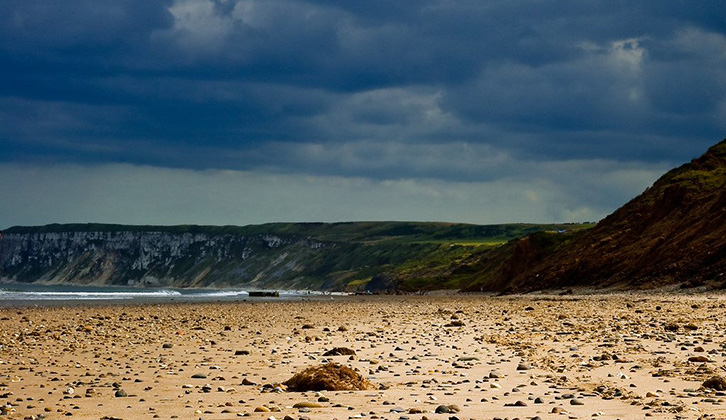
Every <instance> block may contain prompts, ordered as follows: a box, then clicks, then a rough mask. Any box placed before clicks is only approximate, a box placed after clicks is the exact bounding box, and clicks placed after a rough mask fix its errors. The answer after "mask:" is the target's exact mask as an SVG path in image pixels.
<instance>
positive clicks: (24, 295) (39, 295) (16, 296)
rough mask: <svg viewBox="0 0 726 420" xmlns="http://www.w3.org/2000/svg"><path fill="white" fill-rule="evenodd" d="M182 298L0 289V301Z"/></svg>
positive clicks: (165, 293) (166, 293)
mask: <svg viewBox="0 0 726 420" xmlns="http://www.w3.org/2000/svg"><path fill="white" fill-rule="evenodd" d="M177 296H178V297H181V296H182V294H181V293H180V292H177V291H176V290H153V291H152V290H150V291H128V292H126V291H124V292H119V291H113V292H96V291H94V292H88V291H72V292H62V291H14V290H3V289H0V300H128V299H136V298H155V297H158V298H166V297H177Z"/></svg>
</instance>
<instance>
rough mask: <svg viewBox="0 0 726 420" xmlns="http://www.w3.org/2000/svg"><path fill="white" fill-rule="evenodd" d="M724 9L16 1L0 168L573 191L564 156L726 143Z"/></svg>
mask: <svg viewBox="0 0 726 420" xmlns="http://www.w3.org/2000/svg"><path fill="white" fill-rule="evenodd" d="M724 18H726V11H725V10H724V8H723V5H722V4H721V3H720V2H718V1H702V2H698V4H695V3H692V2H685V1H675V2H662V1H645V2H637V3H633V2H621V1H617V2H604V1H588V2H583V1H579V0H572V1H562V2H543V1H524V0H515V1H511V0H510V1H487V2H482V1H477V0H465V1H456V2H452V1H448V0H423V1H413V0H401V1H397V2H395V3H391V2H383V1H378V0H375V1H370V2H368V1H366V2H360V1H355V0H350V1H328V0H315V1H314V0H309V1H301V0H264V1H263V0H169V1H156V2H149V1H142V0H124V1H103V0H94V1H90V0H68V1H63V2H52V3H48V2H41V1H36V0H23V1H18V0H10V1H5V2H0V61H2V62H3V64H4V65H3V66H0V162H25V163H27V164H37V163H40V162H42V163H44V164H52V163H57V162H76V163H79V164H116V163H131V164H135V165H149V166H152V167H168V168H180V169H179V170H182V171H183V170H184V169H196V170H205V169H210V170H218V169H231V170H236V171H251V172H254V173H259V172H264V173H266V174H269V175H270V176H272V175H271V174H279V176H282V177H287V176H290V177H292V176H298V177H304V176H307V175H310V176H314V177H319V178H320V179H333V178H336V177H338V178H343V179H346V180H350V179H363V180H365V182H368V184H365V185H368V186H369V187H370V188H371V191H373V188H374V186H375V188H385V187H386V185H388V184H384V183H385V182H392V183H394V184H391V185H399V184H395V183H396V182H403V181H404V180H407V182H408V184H400V185H415V186H420V183H421V182H424V181H425V182H424V183H425V184H426V185H427V187H426V188H423V189H422V191H423V190H427V188H429V187H431V186H432V185H434V184H436V182H439V183H442V184H441V185H444V184H447V185H454V184H456V183H461V185H466V186H467V187H461V188H462V190H466V191H469V190H468V189H467V188H469V187H468V186H470V185H473V183H485V184H487V185H489V186H491V185H498V184H497V182H502V183H507V182H515V181H516V182H526V180H532V182H534V180H537V179H540V178H542V179H545V181H542V188H544V189H545V190H547V191H560V189H559V187H557V186H556V185H555V183H557V182H563V183H565V184H567V182H568V181H569V180H570V179H571V177H568V176H564V175H563V176H554V175H552V174H553V173H554V172H552V171H554V170H553V169H552V168H551V167H550V165H563V167H564V168H569V169H570V170H572V171H573V173H575V172H577V173H580V172H582V171H583V169H582V168H579V167H578V168H575V167H571V166H570V165H569V164H566V162H596V161H601V160H603V161H606V162H614V161H619V162H621V163H622V165H626V166H627V167H628V168H629V169H627V171H625V172H619V173H620V174H631V175H632V176H633V177H635V178H637V179H641V178H640V177H641V175H639V174H640V172H638V170H639V169H638V168H644V169H643V170H644V171H646V172H647V173H648V174H651V173H652V172H650V171H652V170H653V169H652V168H653V166H652V165H657V166H658V167H661V165H662V166H663V167H665V166H671V165H675V164H677V163H680V162H683V161H686V160H688V159H690V158H692V157H695V156H696V155H697V154H699V153H701V152H702V151H703V150H705V148H706V147H707V146H708V145H709V144H711V143H713V142H715V141H717V140H719V139H721V138H722V137H723V132H724V130H726V70H724V69H726V56H725V55H724V51H725V50H726V30H724V27H723V21H724ZM578 171H579V172H578ZM122 172H123V171H122ZM184 173H187V172H184ZM189 173H195V174H197V173H196V172H189ZM538 173H539V174H541V175H542V176H541V177H539V176H538ZM69 176H70V175H69ZM623 176H625V175H623ZM180 179H181V178H180ZM336 179H337V178H336ZM361 182H363V181H361ZM274 185H275V186H276V187H277V186H278V185H277V184H274ZM325 185H328V187H329V188H332V189H335V188H333V187H332V186H330V185H331V184H325ZM457 185H458V184H457ZM502 185H504V184H502ZM568 185H569V184H568ZM613 185H615V187H612V188H610V187H608V186H607V185H606V184H598V183H595V184H592V186H591V188H590V187H588V188H578V187H577V186H576V185H575V186H571V187H572V189H573V190H574V191H578V193H579V194H581V196H582V197H583V198H582V200H583V202H585V201H586V202H587V203H590V204H588V205H587V206H585V207H588V206H589V207H588V208H592V209H595V210H592V211H591V214H600V213H598V212H600V210H598V209H602V208H605V207H607V206H608V205H609V206H610V207H613V206H615V205H617V204H620V203H619V202H617V200H621V199H622V198H623V197H624V196H625V193H624V191H626V190H627V191H631V190H630V189H629V188H630V187H628V186H627V185H628V184H627V182H625V181H624V180H623V179H620V178H618V180H617V181H614V183H613ZM280 188H282V187H280ZM442 188H443V187H442ZM492 188H493V187H492ZM522 188H523V187H522ZM596 188H600V189H601V194H600V198H598V197H594V196H592V194H594V193H592V191H594V190H595V189H596ZM283 189H284V188H283ZM616 189H617V191H616ZM429 190H430V188H429ZM286 191H287V190H286ZM336 191H337V190H336ZM487 191H490V192H492V191H495V190H494V189H491V190H487ZM618 191H620V192H618ZM290 193H291V194H292V193H293V192H290ZM371 194H372V192H371ZM552 194H553V195H552V196H553V197H555V196H557V197H558V199H560V200H561V201H562V202H567V200H566V199H565V198H563V196H562V195H561V194H564V193H562V192H561V191H560V192H552ZM558 194H559V195H558ZM505 195H506V194H505V193H504V192H501V191H499V192H498V193H497V194H496V197H489V199H490V200H494V201H498V200H500V198H501V197H502V196H505ZM531 197H534V195H531ZM568 197H569V196H568ZM573 197H574V196H573ZM573 200H574V198H573ZM394 201H395V200H394ZM505 201H506V200H505ZM545 201H546V200H545ZM551 201H553V202H554V201H555V199H554V198H553V199H552V200H551ZM507 202H509V203H510V204H512V203H519V202H518V201H516V200H514V199H512V200H509V201H507ZM468 203H469V204H471V205H474V204H473V202H468ZM572 203H573V204H568V208H570V209H571V211H572V214H578V213H577V212H578V210H577V208H578V206H576V205H575V204H574V201H573V202H572ZM608 203H609V204H608ZM512 205H513V204H512ZM585 207H583V208H585ZM329 211H333V210H329ZM542 211H545V210H544V207H543V208H542ZM547 211H548V212H550V213H548V214H550V215H551V217H552V218H555V213H552V212H553V211H554V210H547Z"/></svg>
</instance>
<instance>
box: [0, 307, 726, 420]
mask: <svg viewBox="0 0 726 420" xmlns="http://www.w3.org/2000/svg"><path fill="white" fill-rule="evenodd" d="M724 315H726V297H724V296H723V295H694V296H683V295H595V296H566V297H554V296H550V297H548V296H528V297H521V296H517V297H503V298H502V297H500V298H493V297H481V296H461V297H458V296H457V297H452V296H441V297H388V296H365V297H350V298H335V299H332V300H322V299H321V300H313V301H280V302H239V303H198V304H192V303H188V304H187V303H185V304H179V303H176V304H174V303H171V304H164V305H133V306H131V305H105V306H73V307H59V306H54V307H33V308H4V309H0V345H1V346H0V397H1V398H2V399H1V400H0V402H1V403H2V405H3V408H2V415H3V416H5V417H6V418H11V419H40V418H46V419H56V418H57V419H59V418H65V417H73V418H79V419H145V418H149V419H151V418H161V419H173V418H179V419H226V418H237V417H249V418H252V419H272V418H274V419H278V420H280V419H306V418H307V419H334V418H335V419H341V420H342V419H350V418H362V419H394V420H397V419H417V420H418V419H432V420H433V419H496V418H499V419H505V418H508V419H510V420H511V419H515V418H519V419H532V418H539V419H576V418H581V419H585V418H603V419H637V418H646V417H648V418H655V419H677V418H679V419H699V418H704V419H716V418H726V406H724V400H725V399H726V392H724V391H723V390H721V391H719V390H716V389H712V388H708V387H703V386H702V385H703V383H704V381H706V380H708V379H709V378H712V377H715V376H724V375H726V369H725V357H726V338H725V337H724V335H725V334H726V316H724ZM333 348H346V349H350V350H353V351H354V352H355V354H354V355H340V356H324V353H325V352H326V351H328V350H331V349H333ZM328 362H337V363H340V364H342V365H345V366H349V367H351V368H353V369H355V370H356V371H357V372H359V373H360V374H361V375H362V376H363V377H364V378H365V379H367V380H368V381H370V382H371V383H372V384H373V386H374V388H373V389H368V390H362V391H319V392H316V391H307V392H289V391H287V390H286V389H285V388H286V387H285V386H284V385H282V383H283V382H285V381H287V380H288V379H290V378H291V377H292V376H293V374H295V373H297V372H300V371H302V370H303V369H305V368H307V367H311V366H318V365H321V364H324V363H328Z"/></svg>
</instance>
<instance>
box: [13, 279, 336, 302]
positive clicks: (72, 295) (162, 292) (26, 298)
mask: <svg viewBox="0 0 726 420" xmlns="http://www.w3.org/2000/svg"><path fill="white" fill-rule="evenodd" d="M255 291H270V292H272V291H276V292H278V293H279V297H257V296H255V297H250V294H249V291H248V290H241V289H176V288H164V289H151V288H135V287H115V286H70V285H43V284H25V283H0V307H8V306H11V307H15V306H63V305H84V304H114V303H119V304H128V303H132V304H133V303H167V302H168V303H171V302H237V301H238V302H248V301H279V300H303V299H319V298H328V299H330V298H333V297H334V296H336V295H337V294H331V293H324V292H318V291H307V290H260V289H255Z"/></svg>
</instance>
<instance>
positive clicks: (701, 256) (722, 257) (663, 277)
mask: <svg viewBox="0 0 726 420" xmlns="http://www.w3.org/2000/svg"><path fill="white" fill-rule="evenodd" d="M710 280H717V281H718V282H719V284H723V283H724V282H725V281H726V140H724V141H722V142H720V143H718V144H716V145H715V146H713V147H711V148H710V149H709V150H708V151H707V152H706V153H705V154H704V155H703V156H701V157H700V158H698V159H695V160H693V161H691V162H690V163H688V164H685V165H683V166H681V167H679V168H676V169H673V170H671V171H670V172H668V173H666V174H665V175H664V176H663V177H661V178H660V179H659V180H658V181H656V182H655V184H653V186H652V187H651V188H649V189H648V190H646V191H645V192H644V193H642V194H641V195H640V196H638V197H636V198H634V199H633V200H631V201H630V202H629V203H627V204H625V205H624V206H623V207H621V208H620V209H618V210H617V211H615V212H614V213H613V214H611V215H610V216H608V217H607V218H605V219H603V220H602V221H601V222H600V223H598V225H597V226H595V227H594V228H592V229H591V230H589V231H587V232H585V233H584V234H582V235H581V236H579V237H578V238H576V239H575V240H573V241H572V242H571V243H570V244H567V245H564V246H561V247H559V248H558V249H557V251H555V252H554V253H553V254H551V255H549V256H547V257H545V258H543V259H542V260H541V261H540V262H538V263H536V264H534V266H533V267H531V268H529V269H528V270H526V271H525V272H523V273H521V274H519V275H518V276H516V277H515V278H513V279H512V280H511V282H510V286H511V287H513V288H514V289H515V290H520V291H528V290H536V289H547V288H557V287H567V286H578V285H587V286H616V287H623V288H649V287H657V286H661V285H668V284H678V283H680V284H682V285H684V286H685V287H687V286H692V285H698V284H702V283H703V282H704V281H710Z"/></svg>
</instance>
